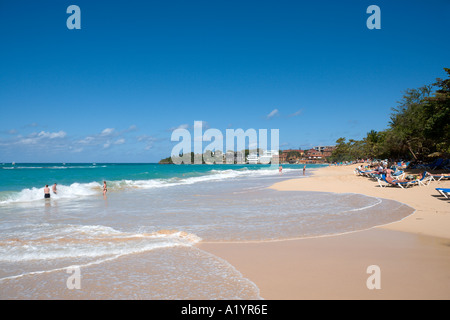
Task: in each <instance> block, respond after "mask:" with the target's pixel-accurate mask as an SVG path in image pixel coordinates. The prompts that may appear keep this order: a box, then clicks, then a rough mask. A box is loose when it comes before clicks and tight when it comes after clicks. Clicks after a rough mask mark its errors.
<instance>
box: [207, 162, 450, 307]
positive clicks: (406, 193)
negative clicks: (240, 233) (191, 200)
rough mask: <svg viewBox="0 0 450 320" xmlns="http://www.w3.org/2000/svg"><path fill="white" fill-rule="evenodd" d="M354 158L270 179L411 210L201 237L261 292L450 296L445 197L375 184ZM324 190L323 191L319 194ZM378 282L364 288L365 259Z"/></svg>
mask: <svg viewBox="0 0 450 320" xmlns="http://www.w3.org/2000/svg"><path fill="white" fill-rule="evenodd" d="M355 167H356V165H352V166H341V167H326V168H321V169H319V170H317V171H315V172H314V174H313V175H311V176H309V177H306V178H303V177H302V178H300V179H291V180H287V181H283V182H279V183H276V184H275V185H273V186H272V187H271V188H272V189H275V190H279V191H281V192H282V191H288V190H289V191H323V192H334V193H360V194H364V195H368V196H373V197H378V198H385V199H392V200H396V201H399V202H402V203H405V204H407V205H409V206H411V207H413V208H414V209H416V211H415V212H414V213H413V214H412V215H410V216H408V217H406V218H404V219H402V220H401V221H398V222H394V223H391V224H388V225H385V226H380V227H375V228H371V229H369V230H363V231H358V232H353V233H347V234H342V235H335V236H327V237H319V238H310V239H297V240H285V241H275V242H259V243H203V242H202V243H200V244H199V245H198V247H199V248H200V249H202V250H205V251H208V252H210V253H212V254H214V255H216V256H218V257H221V258H223V259H225V260H226V261H228V262H229V263H230V264H231V265H233V266H234V267H235V268H236V269H237V270H239V271H240V272H241V273H242V275H243V276H244V277H246V278H248V279H249V280H251V281H252V282H254V283H255V284H256V285H257V286H258V288H259V289H260V295H261V297H262V298H264V299H272V300H280V299H286V300H296V299H450V202H449V200H443V197H438V193H437V191H436V190H435V188H437V187H450V181H439V182H436V181H435V182H432V183H431V184H430V185H429V186H425V187H420V186H415V187H413V188H409V189H401V188H393V187H387V188H381V187H379V186H378V183H377V182H376V181H373V180H370V179H369V178H367V177H361V176H356V175H354V173H353V169H354V168H355ZM324 196H329V194H324ZM372 265H376V266H378V267H379V268H380V269H379V270H380V273H379V275H380V277H379V280H380V285H381V288H380V289H372V290H370V289H368V287H367V284H366V282H367V280H368V278H369V277H371V276H372V273H368V271H367V268H368V267H369V266H372Z"/></svg>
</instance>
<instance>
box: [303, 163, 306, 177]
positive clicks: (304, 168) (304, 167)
mask: <svg viewBox="0 0 450 320" xmlns="http://www.w3.org/2000/svg"><path fill="white" fill-rule="evenodd" d="M305 170H306V164H305V165H304V166H303V175H305Z"/></svg>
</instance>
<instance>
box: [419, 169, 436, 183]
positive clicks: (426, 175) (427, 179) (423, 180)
mask: <svg viewBox="0 0 450 320" xmlns="http://www.w3.org/2000/svg"><path fill="white" fill-rule="evenodd" d="M431 180H433V176H432V175H431V174H429V173H428V172H426V171H425V172H424V173H423V176H422V178H421V179H420V180H416V181H417V184H418V185H419V186H428V185H429V184H430V183H431Z"/></svg>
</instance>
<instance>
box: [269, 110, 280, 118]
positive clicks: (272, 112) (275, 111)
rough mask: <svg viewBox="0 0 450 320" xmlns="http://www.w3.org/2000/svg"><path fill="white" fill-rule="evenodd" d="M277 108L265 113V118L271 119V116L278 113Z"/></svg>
mask: <svg viewBox="0 0 450 320" xmlns="http://www.w3.org/2000/svg"><path fill="white" fill-rule="evenodd" d="M278 114H279V112H278V109H273V110H272V111H271V112H270V113H269V114H268V115H267V119H271V118H273V117H275V116H276V115H278Z"/></svg>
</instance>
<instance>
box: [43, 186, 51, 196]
mask: <svg viewBox="0 0 450 320" xmlns="http://www.w3.org/2000/svg"><path fill="white" fill-rule="evenodd" d="M44 198H45V199H50V188H49V187H48V184H46V185H45V188H44Z"/></svg>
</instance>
